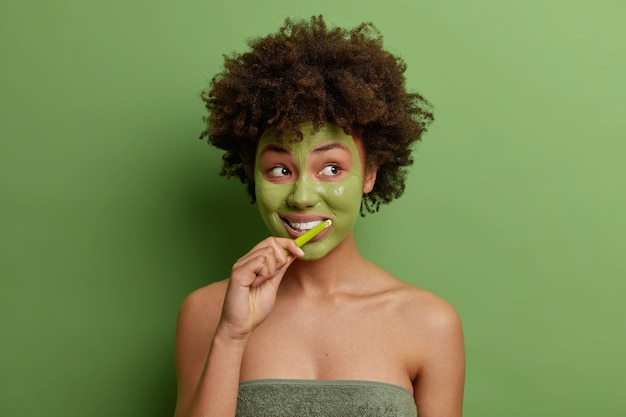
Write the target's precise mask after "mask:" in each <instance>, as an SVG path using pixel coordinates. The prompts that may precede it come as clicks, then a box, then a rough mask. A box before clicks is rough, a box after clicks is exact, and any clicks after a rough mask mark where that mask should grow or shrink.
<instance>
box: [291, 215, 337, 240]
mask: <svg viewBox="0 0 626 417" xmlns="http://www.w3.org/2000/svg"><path fill="white" fill-rule="evenodd" d="M280 219H281V220H282V221H283V224H284V225H285V229H287V232H289V234H290V235H291V236H293V237H298V236H300V235H302V234H303V233H305V232H306V231H307V230H310V229H312V228H314V227H315V226H317V225H319V224H321V223H322V222H323V221H325V220H327V219H328V217H321V216H311V215H306V216H305V215H289V216H281V218H280ZM327 231H328V228H327V229H326V230H324V231H322V232H321V233H320V234H318V235H317V236H316V237H315V238H313V240H314V241H315V240H318V239H321V238H322V237H323V236H324V235H325V234H326V232H327Z"/></svg>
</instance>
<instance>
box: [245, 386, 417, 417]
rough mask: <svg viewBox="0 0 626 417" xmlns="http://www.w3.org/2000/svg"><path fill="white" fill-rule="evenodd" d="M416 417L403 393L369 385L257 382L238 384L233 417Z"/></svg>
mask: <svg viewBox="0 0 626 417" xmlns="http://www.w3.org/2000/svg"><path fill="white" fill-rule="evenodd" d="M313 416H315V417H318V416H319V417H352V416H354V417H417V409H416V408H415V401H414V400H413V396H412V395H411V393H410V392H408V391H407V390H406V389H404V388H402V387H400V386H397V385H392V384H386V383H383V382H372V381H340V380H336V381H335V380H333V381H326V380H289V379H259V380H252V381H244V382H241V383H240V384H239V395H238V400H237V417H313Z"/></svg>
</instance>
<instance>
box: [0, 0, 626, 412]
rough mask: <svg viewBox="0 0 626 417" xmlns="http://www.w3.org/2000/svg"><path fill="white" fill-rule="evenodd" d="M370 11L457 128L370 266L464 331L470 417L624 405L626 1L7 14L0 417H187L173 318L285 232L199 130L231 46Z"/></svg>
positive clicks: (425, 161) (388, 213)
mask: <svg viewBox="0 0 626 417" xmlns="http://www.w3.org/2000/svg"><path fill="white" fill-rule="evenodd" d="M319 13H323V14H324V15H325V16H326V18H327V20H328V21H329V22H331V23H334V24H339V25H344V26H353V25H356V24H358V23H359V22H361V21H373V22H375V23H376V24H377V26H378V27H379V28H380V29H381V31H382V32H383V34H384V36H385V42H386V46H387V47H388V49H390V50H391V51H393V52H395V53H398V54H400V55H401V56H403V57H404V59H405V60H406V62H407V64H408V67H409V69H408V71H407V80H408V85H409V87H410V88H411V89H417V90H419V91H421V92H422V93H423V94H425V95H426V97H428V98H429V99H430V100H431V101H432V102H433V103H434V104H435V110H436V117H437V120H436V122H435V124H434V125H433V128H432V129H431V131H430V132H429V133H428V135H427V136H426V137H425V139H424V142H423V144H421V145H420V146H419V148H418V149H417V152H416V165H415V167H414V168H413V170H412V171H411V175H410V180H409V183H408V188H407V191H406V194H405V196H404V197H403V198H402V199H400V200H398V201H397V202H394V203H393V204H392V205H390V206H388V207H384V208H383V209H382V210H381V212H380V213H378V214H376V215H371V216H368V217H366V218H365V219H362V221H360V222H359V224H358V226H357V231H356V233H357V240H358V243H359V245H360V248H361V249H362V252H363V253H364V254H365V255H366V256H368V257H369V258H371V259H372V260H373V261H375V262H376V263H378V264H380V265H381V266H383V267H385V268H386V269H388V270H389V271H391V272H392V273H394V274H395V275H397V276H398V277H400V278H403V279H405V280H407V281H409V282H411V283H414V284H415V285H417V286H420V287H423V288H426V289H428V290H430V291H433V292H435V293H437V294H439V295H441V296H442V297H444V298H446V299H447V300H449V301H450V302H451V303H452V304H453V305H454V306H456V308H457V309H458V311H459V312H460V314H461V316H462V319H463V321H464V326H465V332H466V343H467V360H468V369H467V383H466V400H465V415H466V416H469V417H473V416H477V417H478V416H481V417H486V416H494V417H502V416H508V417H515V416H555V415H558V416H566V415H567V416H572V417H573V416H587V415H601V416H607V417H608V416H623V415H625V413H626V405H625V404H624V401H623V400H622V399H621V398H623V392H622V391H623V387H624V371H626V360H625V359H624V352H626V334H625V331H626V311H625V308H624V306H623V301H622V298H624V293H625V290H626V284H625V280H624V278H625V277H626V261H625V260H624V258H625V257H626V256H625V255H626V238H625V236H626V222H625V212H626V210H625V208H626V185H625V183H626V181H625V179H626V164H625V163H624V160H625V155H626V140H625V139H626V117H625V115H626V81H624V80H625V78H624V74H626V47H625V46H624V42H625V40H626V29H625V26H624V21H626V3H625V2H623V1H617V0H613V1H609V0H602V1H595V2H591V1H584V2H583V1H550V0H546V1H540V0H532V1H524V2H521V1H520V2H505V1H462V0H457V1H444V0H441V1H437V2H435V1H417V0H412V1H408V0H407V1H401V0H386V1H381V2H375V3H374V2H371V3H370V2H364V1H341V0H332V1H330V0H320V1H317V2H297V1H287V0H280V1H253V0H246V1H236V0H228V1H225V0H219V1H216V0H212V1H209V0H204V1H191V0H186V1H162V0H161V1H159V0H151V1H147V0H134V1H133V0H131V1H122V0H109V1H78V0H56V1H44V0H33V1H18V0H3V1H2V2H1V3H0V34H1V39H0V48H1V58H0V60H1V64H0V65H1V81H0V89H1V90H0V106H1V107H0V138H1V139H0V187H1V188H0V245H1V247H0V279H1V286H0V329H1V333H0V415H2V416H7V417H9V416H11V417H13V416H85V415H89V416H103V417H104V416H107V417H109V416H118V417H123V416H128V417H130V416H133V417H136V416H169V415H171V414H172V411H173V406H174V400H175V379H174V368H173V359H172V344H173V334H174V328H175V320H176V315H177V310H178V306H179V305H180V303H181V301H182V299H183V297H184V296H185V295H186V294H188V293H189V292H190V291H192V290H193V289H195V288H197V287H199V286H202V285H205V284H206V283H209V282H211V281H213V280H216V279H221V278H224V277H226V276H227V274H228V273H229V270H230V265H231V263H232V262H233V261H234V260H235V259H236V258H237V257H238V256H240V255H241V254H242V253H244V252H245V251H246V250H247V249H248V248H249V247H251V246H252V245H253V244H255V243H256V242H257V241H258V240H260V239H261V238H262V237H264V236H265V234H266V231H265V230H264V228H263V226H262V224H261V222H260V220H259V219H258V217H257V213H256V208H255V206H251V205H250V204H248V201H247V198H246V196H245V193H244V190H243V187H242V186H241V185H240V184H239V183H237V182H236V181H227V180H225V179H222V178H219V177H218V176H217V172H218V170H219V158H220V155H219V154H218V153H217V152H215V151H213V150H212V149H210V148H209V146H208V145H207V144H206V143H204V142H202V141H199V140H198V139H197V136H198V134H199V132H200V130H201V129H202V122H201V117H202V115H203V114H204V111H203V108H202V104H201V102H200V100H199V98H198V93H199V91H200V90H201V89H202V88H203V86H204V85H205V84H206V82H207V81H208V80H209V79H210V77H211V76H212V75H213V74H215V73H216V72H217V71H218V70H219V68H220V66H221V62H222V54H223V53H228V52H230V51H233V50H238V51H241V50H242V49H243V48H244V47H245V39H246V38H249V37H251V36H256V35H261V34H265V33H268V32H271V31H274V30H276V29H277V28H278V27H279V25H280V24H281V23H282V21H283V19H284V17H286V16H294V17H309V16H311V15H312V14H319Z"/></svg>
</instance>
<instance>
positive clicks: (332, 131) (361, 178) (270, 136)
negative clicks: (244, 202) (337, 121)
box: [254, 123, 375, 260]
mask: <svg viewBox="0 0 626 417" xmlns="http://www.w3.org/2000/svg"><path fill="white" fill-rule="evenodd" d="M300 129H301V131H302V133H303V135H304V138H303V140H302V141H300V142H297V141H290V140H289V139H288V138H285V140H282V141H278V140H277V138H276V135H275V132H274V131H272V130H268V131H266V132H265V133H264V134H263V136H262V137H261V139H260V141H259V143H258V145H257V151H256V161H255V174H254V181H255V190H256V198H257V205H258V207H259V211H260V213H261V217H262V218H263V221H264V222H265V224H266V225H267V227H268V228H269V229H270V231H271V233H272V234H273V235H274V236H282V237H290V238H295V237H298V236H300V235H301V234H303V233H304V232H305V231H306V230H308V229H311V228H312V227H315V226H316V225H317V224H319V223H321V222H322V221H324V220H326V219H331V220H332V226H330V227H328V228H326V229H325V230H324V231H323V232H321V233H320V234H319V235H317V236H316V237H315V238H313V240H311V241H310V242H309V243H307V244H306V245H305V246H304V247H303V250H304V253H305V256H304V259H306V260H313V259H320V258H322V257H324V256H325V255H326V254H327V253H328V252H330V251H331V250H333V249H334V248H335V247H336V246H337V245H339V243H341V242H342V241H343V240H344V239H345V238H346V237H347V236H348V235H349V234H350V233H351V232H352V228H353V227H354V224H355V223H356V220H357V218H358V217H359V213H360V207H361V198H362V196H363V193H367V192H369V191H371V189H372V187H373V185H374V178H375V175H374V174H368V175H367V176H365V175H364V169H363V164H362V161H364V154H363V149H362V146H361V144H360V142H359V141H355V140H354V139H353V138H352V137H351V136H348V135H346V134H345V133H344V132H343V130H342V129H341V128H339V127H337V126H335V125H332V124H326V125H325V126H324V127H323V128H322V129H320V130H319V131H318V132H317V133H314V134H311V129H312V125H311V124H310V123H307V124H303V125H301V126H300Z"/></svg>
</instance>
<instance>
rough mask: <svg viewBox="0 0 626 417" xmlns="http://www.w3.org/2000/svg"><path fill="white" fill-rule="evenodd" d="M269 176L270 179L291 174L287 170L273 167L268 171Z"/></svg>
mask: <svg viewBox="0 0 626 417" xmlns="http://www.w3.org/2000/svg"><path fill="white" fill-rule="evenodd" d="M269 174H270V176H272V177H286V176H288V175H289V174H291V171H289V170H288V169H287V168H285V167H281V166H278V167H274V168H272V169H270V170H269Z"/></svg>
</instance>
